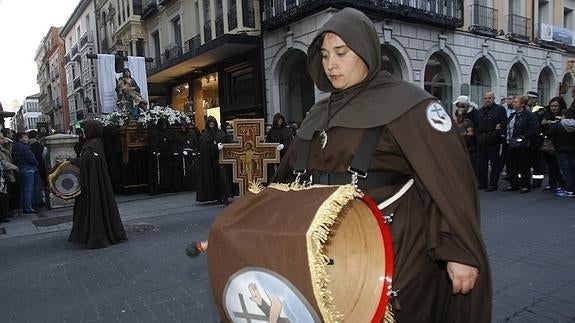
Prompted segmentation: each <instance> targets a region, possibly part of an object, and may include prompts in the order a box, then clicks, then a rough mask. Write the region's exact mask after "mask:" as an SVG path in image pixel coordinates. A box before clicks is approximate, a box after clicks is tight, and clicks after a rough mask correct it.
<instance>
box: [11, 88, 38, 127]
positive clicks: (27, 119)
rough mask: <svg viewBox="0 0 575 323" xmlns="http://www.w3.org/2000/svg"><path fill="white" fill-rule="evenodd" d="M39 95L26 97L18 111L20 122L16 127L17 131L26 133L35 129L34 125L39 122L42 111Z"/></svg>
mask: <svg viewBox="0 0 575 323" xmlns="http://www.w3.org/2000/svg"><path fill="white" fill-rule="evenodd" d="M40 97H41V94H39V93H38V94H34V95H30V96H27V97H26V98H25V99H24V102H23V103H22V106H21V107H20V110H19V111H18V114H19V115H21V121H20V123H19V125H18V128H17V129H18V131H27V130H32V129H36V124H37V123H38V121H39V120H40V116H41V115H42V111H41V108H40V102H41V101H40Z"/></svg>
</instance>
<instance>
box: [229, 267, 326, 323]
mask: <svg viewBox="0 0 575 323" xmlns="http://www.w3.org/2000/svg"><path fill="white" fill-rule="evenodd" d="M223 301H224V308H225V310H226V313H227V315H228V318H229V319H230V321H232V322H246V320H247V321H248V322H254V321H262V322H320V320H319V318H318V315H317V314H316V313H315V312H314V311H313V309H312V307H311V305H310V304H309V303H308V301H307V300H306V299H305V298H304V297H303V296H302V294H301V293H300V292H299V291H298V290H297V289H296V288H295V287H294V286H293V284H291V283H290V282H289V281H288V280H287V279H285V278H284V277H282V276H280V275H278V274H277V273H275V272H272V271H270V270H267V269H264V268H257V267H248V268H244V269H241V270H240V271H238V272H237V273H235V274H234V275H232V276H231V277H230V279H229V280H228V282H227V284H226V287H225V288H224V300H223Z"/></svg>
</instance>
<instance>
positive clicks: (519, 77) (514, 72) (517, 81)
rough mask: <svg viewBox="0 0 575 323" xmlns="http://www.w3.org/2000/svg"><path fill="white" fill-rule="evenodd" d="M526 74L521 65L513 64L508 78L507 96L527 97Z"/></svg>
mask: <svg viewBox="0 0 575 323" xmlns="http://www.w3.org/2000/svg"><path fill="white" fill-rule="evenodd" d="M525 74H526V73H524V67H523V66H522V65H521V63H519V62H517V63H515V64H513V66H512V67H511V70H510V71H509V75H508V76H507V94H508V95H509V94H513V95H525Z"/></svg>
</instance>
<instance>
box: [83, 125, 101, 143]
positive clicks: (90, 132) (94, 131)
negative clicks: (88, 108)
mask: <svg viewBox="0 0 575 323" xmlns="http://www.w3.org/2000/svg"><path fill="white" fill-rule="evenodd" d="M82 128H83V129H84V135H85V137H86V139H92V138H98V137H101V136H102V133H103V132H104V125H103V124H102V123H101V122H100V121H97V120H89V121H86V122H84V124H83V125H82Z"/></svg>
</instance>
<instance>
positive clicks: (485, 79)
mask: <svg viewBox="0 0 575 323" xmlns="http://www.w3.org/2000/svg"><path fill="white" fill-rule="evenodd" d="M492 91H493V87H492V85H491V72H490V70H489V61H488V60H487V59H486V58H480V59H479V60H477V62H475V65H473V69H472V70H471V83H470V96H471V101H472V102H482V100H483V95H484V94H485V93H486V92H492Z"/></svg>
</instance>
